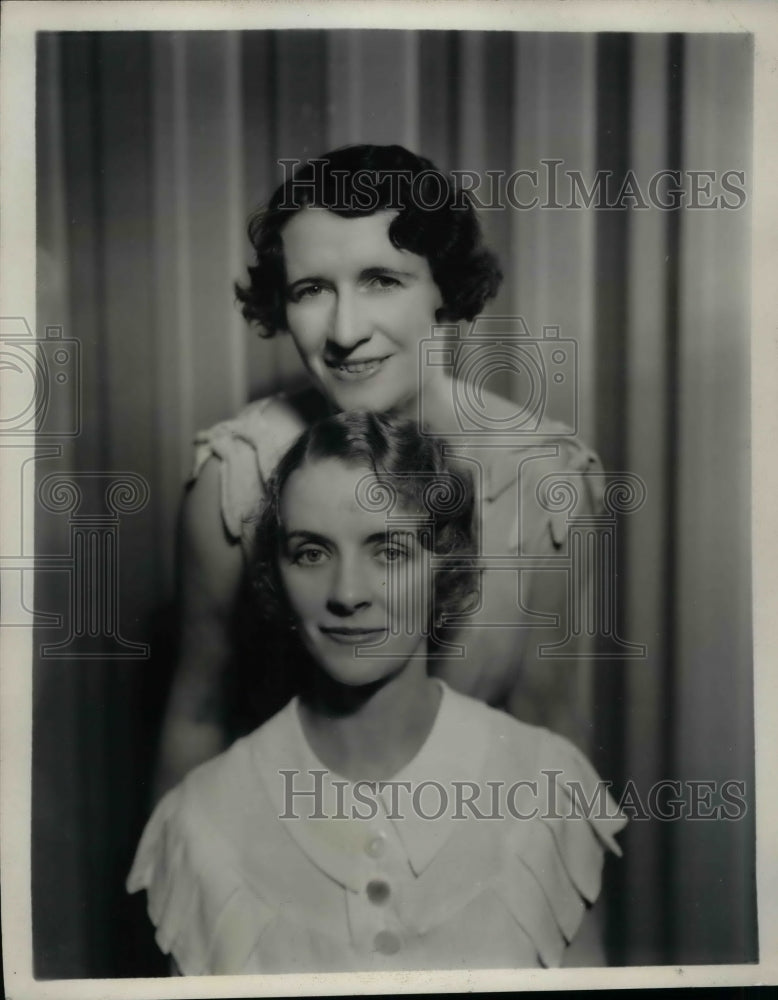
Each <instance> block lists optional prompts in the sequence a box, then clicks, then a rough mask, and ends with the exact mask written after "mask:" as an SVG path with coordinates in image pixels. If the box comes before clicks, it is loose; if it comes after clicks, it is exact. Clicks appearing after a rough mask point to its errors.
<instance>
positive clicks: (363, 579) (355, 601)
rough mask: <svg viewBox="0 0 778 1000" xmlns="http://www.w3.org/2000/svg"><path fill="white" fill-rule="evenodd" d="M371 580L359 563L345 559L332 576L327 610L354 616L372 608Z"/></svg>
mask: <svg viewBox="0 0 778 1000" xmlns="http://www.w3.org/2000/svg"><path fill="white" fill-rule="evenodd" d="M369 586H370V585H369V580H368V576H367V574H366V573H365V572H363V570H362V568H361V567H360V566H359V563H358V561H356V560H351V559H343V560H341V561H340V563H339V565H338V567H337V569H336V572H335V573H334V574H333V576H332V583H331V586H330V593H329V596H328V599H327V608H328V610H329V611H331V612H332V614H335V615H339V616H341V617H342V616H344V615H353V614H354V613H355V612H356V611H359V610H361V609H363V608H367V607H370V604H371V603H372V602H371V599H370V592H369Z"/></svg>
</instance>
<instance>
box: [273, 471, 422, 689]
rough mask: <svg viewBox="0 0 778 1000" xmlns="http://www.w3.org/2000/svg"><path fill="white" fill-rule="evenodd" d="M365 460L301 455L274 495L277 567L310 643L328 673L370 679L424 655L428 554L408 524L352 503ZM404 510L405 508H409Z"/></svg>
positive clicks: (346, 680) (349, 680) (355, 680)
mask: <svg viewBox="0 0 778 1000" xmlns="http://www.w3.org/2000/svg"><path fill="white" fill-rule="evenodd" d="M366 476H367V477H370V476H371V473H370V472H368V471H367V470H366V469H364V468H360V467H352V466H350V465H345V464H344V463H343V462H342V461H339V460H337V459H322V460H320V461H314V462H311V463H307V464H306V465H304V466H302V467H301V468H299V469H297V470H296V471H295V472H294V473H292V475H291V476H290V478H289V480H288V482H287V484H286V486H285V488H284V491H283V495H282V497H281V525H282V530H281V539H280V554H279V560H280V571H281V579H282V581H283V585H284V588H285V591H286V595H287V599H288V601H289V604H290V605H291V608H292V611H293V612H294V615H295V617H296V619H297V623H298V628H299V630H300V634H301V636H302V639H303V642H304V643H305V645H306V647H307V649H308V651H309V652H310V653H311V654H312V656H313V657H314V659H315V660H316V661H317V663H318V664H319V665H320V666H321V667H322V669H323V670H325V671H326V673H327V674H328V675H329V676H330V677H331V678H332V679H333V680H335V681H338V682H339V683H341V684H346V685H349V686H354V687H356V686H360V685H363V684H370V683H373V682H376V681H379V680H383V679H386V678H388V677H391V676H393V675H395V674H397V673H399V672H400V671H401V670H403V669H404V668H405V667H406V666H408V664H409V663H410V662H411V660H412V658H413V659H415V658H418V657H421V658H423V657H425V656H426V648H427V647H426V637H425V633H426V630H427V628H426V627H427V623H428V622H429V619H430V593H431V590H430V587H431V584H430V581H431V574H430V570H429V553H428V551H427V550H426V549H424V548H423V546H422V545H421V543H420V542H419V539H418V537H417V534H416V533H415V532H414V531H413V530H412V526H411V527H408V526H407V522H406V525H405V526H404V527H403V528H402V529H401V530H387V520H386V514H385V513H384V512H381V511H375V510H372V511H371V510H366V509H365V508H364V507H363V506H362V505H360V503H358V501H357V493H356V491H357V484H358V483H359V482H360V481H361V480H364V479H365V477H366ZM406 513H408V512H406Z"/></svg>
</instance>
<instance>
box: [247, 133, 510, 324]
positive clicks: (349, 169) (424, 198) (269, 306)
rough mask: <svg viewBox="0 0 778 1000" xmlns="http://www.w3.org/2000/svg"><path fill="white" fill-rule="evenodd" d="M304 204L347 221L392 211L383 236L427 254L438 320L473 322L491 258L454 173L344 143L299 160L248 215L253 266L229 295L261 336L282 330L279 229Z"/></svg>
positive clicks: (387, 149) (396, 150)
mask: <svg viewBox="0 0 778 1000" xmlns="http://www.w3.org/2000/svg"><path fill="white" fill-rule="evenodd" d="M307 207H312V208H326V209H328V210H329V211H331V212H334V213H336V214H337V215H341V216H344V217H346V218H357V217H360V216H365V215H373V214H374V213H375V212H379V211H383V210H396V211H397V213H398V214H397V215H396V216H395V218H394V219H393V220H392V222H391V224H390V226H389V239H390V240H391V242H392V244H393V246H395V247H397V249H400V250H409V251H410V252H411V253H415V254H418V255H419V256H421V257H426V259H427V261H428V262H429V265H430V270H431V272H432V277H433V279H434V281H435V283H436V285H437V286H438V288H439V289H440V293H441V297H442V299H443V306H442V307H441V309H440V310H439V311H438V315H437V319H438V320H439V321H446V320H448V321H451V322H456V321H457V320H460V319H466V320H471V319H474V318H475V316H477V315H478V313H480V312H481V310H482V309H483V307H484V304H485V303H486V301H487V300H488V299H490V298H493V297H494V296H495V295H496V294H497V290H498V288H499V286H500V282H501V281H502V272H501V270H500V267H499V264H498V261H497V258H496V256H495V255H494V254H493V253H492V252H491V251H490V250H488V249H487V248H486V247H485V246H483V243H482V236H481V227H480V225H479V222H478V218H477V216H476V212H475V209H474V208H473V204H472V202H471V201H470V198H469V196H468V195H467V193H466V192H465V191H462V190H461V189H460V188H459V187H458V186H457V184H456V182H455V180H454V178H453V177H450V176H448V175H447V174H444V173H442V172H441V171H440V170H438V169H437V167H435V165H434V164H433V163H432V162H431V161H430V160H427V159H425V158H424V157H422V156H416V155H415V154H414V153H411V152H409V151H408V150H407V149H405V148H404V147H403V146H369V145H361V146H346V147H344V148H342V149H336V150H334V151H333V152H330V153H325V154H324V156H322V157H320V158H317V159H314V160H310V161H309V162H307V163H305V164H303V165H302V166H301V167H300V168H299V169H298V170H297V172H296V173H295V174H294V175H293V176H292V177H291V178H289V179H288V180H287V181H286V182H285V183H284V184H282V185H281V186H280V187H279V188H278V189H277V190H276V192H275V194H274V195H273V197H272V198H271V199H270V202H269V203H268V205H267V206H266V207H265V208H262V209H260V210H259V211H258V212H257V213H255V214H254V215H253V216H252V217H251V219H250V220H249V226H248V235H249V239H250V241H251V244H252V246H253V247H254V251H255V255H256V257H255V260H256V263H255V264H254V265H253V266H251V267H249V269H248V274H249V280H248V283H247V284H246V285H240V284H236V285H235V293H236V295H237V297H238V300H239V301H240V302H241V303H242V305H243V309H242V311H243V315H244V317H245V318H246V319H247V320H248V321H249V322H252V323H256V324H257V325H258V326H259V328H260V333H261V334H262V336H266V337H272V336H273V335H274V334H275V333H276V332H278V331H279V330H286V329H287V322H286V295H285V286H286V269H285V264H284V250H283V243H282V241H281V231H282V229H283V227H284V225H285V224H286V223H287V222H288V221H289V219H290V218H291V217H292V216H293V215H294V214H295V213H296V212H299V211H300V210H301V209H303V208H307Z"/></svg>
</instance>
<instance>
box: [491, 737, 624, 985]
mask: <svg viewBox="0 0 778 1000" xmlns="http://www.w3.org/2000/svg"><path fill="white" fill-rule="evenodd" d="M541 733H542V743H541V748H540V751H539V754H538V763H539V766H540V770H539V775H538V781H537V783H536V786H535V787H536V789H537V791H534V790H530V789H529V788H528V789H526V796H525V801H524V803H522V802H521V801H520V800H519V801H518V802H516V811H517V812H518V813H521V814H522V815H532V817H533V818H532V819H531V820H525V819H517V820H516V821H515V822H514V823H513V824H512V825H511V827H510V834H509V836H508V838H507V847H506V854H505V861H504V870H503V873H502V877H501V878H500V880H499V881H498V892H499V894H500V895H501V896H502V898H503V901H504V902H505V904H506V906H507V908H508V909H509V910H510V912H511V914H512V915H513V917H514V919H515V920H516V921H517V923H518V924H519V925H520V926H521V927H522V929H523V930H524V932H525V933H526V934H527V935H528V936H529V937H530V938H531V940H532V941H533V943H534V945H535V948H536V949H537V953H538V957H539V958H540V961H541V962H542V964H543V965H545V966H546V967H549V966H557V965H559V964H560V963H561V961H562V957H563V955H564V952H565V949H566V948H567V946H568V944H570V943H571V942H572V941H573V939H574V937H575V935H576V933H577V932H578V929H579V927H580V925H581V922H582V920H583V917H584V914H585V913H586V910H587V908H588V907H590V906H591V905H592V904H593V903H594V902H595V901H596V899H597V897H598V896H599V894H600V889H601V886H602V870H603V864H604V858H605V854H606V853H607V852H611V853H613V854H615V855H617V856H621V848H620V847H619V845H618V843H617V842H616V840H615V834H616V833H618V831H619V830H621V829H622V828H623V827H624V825H625V824H626V818H625V817H624V816H623V815H622V814H621V813H620V812H619V810H618V808H617V806H616V803H615V802H614V801H613V798H612V797H611V795H610V794H609V792H608V789H607V787H606V784H605V783H604V782H603V781H602V780H601V779H600V777H599V776H598V774H597V772H596V771H595V770H594V768H593V767H592V766H591V764H590V763H589V761H588V760H587V759H586V757H584V755H583V754H581V753H580V752H579V751H578V750H577V749H576V748H575V747H574V746H573V745H572V744H571V743H570V742H569V741H567V740H565V739H563V738H561V737H558V736H556V735H554V734H552V733H549V732H548V731H541Z"/></svg>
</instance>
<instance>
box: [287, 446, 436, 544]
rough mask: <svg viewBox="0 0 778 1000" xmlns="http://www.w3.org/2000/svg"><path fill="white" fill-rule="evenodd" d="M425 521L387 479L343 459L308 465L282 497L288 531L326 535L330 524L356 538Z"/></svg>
mask: <svg viewBox="0 0 778 1000" xmlns="http://www.w3.org/2000/svg"><path fill="white" fill-rule="evenodd" d="M420 516H421V512H420V511H419V510H418V509H417V508H416V506H415V505H409V504H408V503H407V501H405V500H404V499H403V498H402V497H399V496H397V494H396V491H395V488H394V487H393V485H392V484H391V483H390V482H389V481H388V480H387V477H386V476H382V475H380V474H376V473H375V472H374V471H373V470H371V469H369V468H367V467H365V466H363V465H358V464H353V463H350V462H345V461H344V460H343V459H338V458H323V459H315V460H313V461H308V462H306V463H305V464H304V465H302V466H300V468H298V469H296V470H295V471H294V472H293V473H292V474H291V476H290V477H289V479H288V480H287V482H286V485H285V487H284V489H283V492H282V495H281V520H282V523H283V525H284V528H285V530H286V531H298V530H299V531H302V530H306V531H317V530H318V531H323V528H324V526H325V525H328V526H330V527H337V529H338V530H339V531H343V530H344V529H346V530H351V529H353V533H354V534H360V533H363V532H370V531H376V530H392V527H393V523H394V524H398V523H399V522H400V521H402V522H403V523H404V525H405V528H406V530H407V527H408V522H409V519H410V520H411V521H412V520H414V519H415V518H417V517H420Z"/></svg>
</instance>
